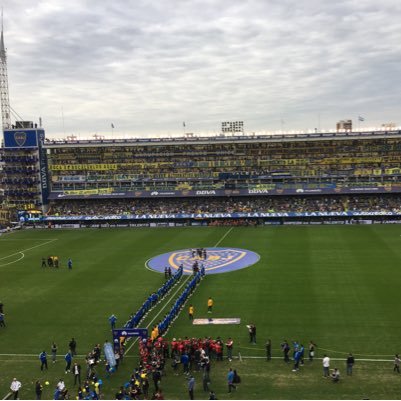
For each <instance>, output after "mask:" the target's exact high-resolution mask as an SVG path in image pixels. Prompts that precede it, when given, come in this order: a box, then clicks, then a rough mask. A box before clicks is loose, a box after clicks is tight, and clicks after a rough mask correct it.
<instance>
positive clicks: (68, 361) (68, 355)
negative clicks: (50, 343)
mask: <svg viewBox="0 0 401 401" xmlns="http://www.w3.org/2000/svg"><path fill="white" fill-rule="evenodd" d="M64 359H65V362H66V365H65V373H70V371H71V362H72V354H71V352H70V351H68V352H67V353H66V354H65V357H64Z"/></svg>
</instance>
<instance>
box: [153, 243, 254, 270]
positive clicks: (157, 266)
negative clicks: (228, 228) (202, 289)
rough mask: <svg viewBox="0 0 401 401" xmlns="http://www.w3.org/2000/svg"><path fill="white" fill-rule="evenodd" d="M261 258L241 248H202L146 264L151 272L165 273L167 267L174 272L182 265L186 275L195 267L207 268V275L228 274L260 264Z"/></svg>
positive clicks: (169, 253) (178, 252)
mask: <svg viewBox="0 0 401 401" xmlns="http://www.w3.org/2000/svg"><path fill="white" fill-rule="evenodd" d="M259 259H260V256H259V255H258V254H257V253H255V252H252V251H248V250H247V249H240V248H201V249H196V248H193V249H181V250H178V251H172V252H167V253H163V254H161V255H158V256H155V257H154V258H151V259H149V260H148V261H147V262H146V266H147V267H148V268H149V269H150V270H154V271H157V272H160V273H164V271H165V268H166V267H171V270H172V271H173V272H174V271H175V270H177V269H178V268H179V267H180V265H182V266H183V268H184V274H186V275H189V274H192V273H193V268H194V265H195V264H196V263H197V267H198V268H199V269H201V267H202V266H203V267H204V268H205V272H206V275H208V274H218V273H227V272H232V271H234V270H239V269H244V268H245V267H249V266H251V265H253V264H255V263H256V262H258V261H259Z"/></svg>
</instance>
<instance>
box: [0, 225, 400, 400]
mask: <svg viewBox="0 0 401 401" xmlns="http://www.w3.org/2000/svg"><path fill="white" fill-rule="evenodd" d="M228 230H229V228H227V227H214V228H203V227H202V228H201V227H199V228H150V229H148V228H141V229H82V230H63V231H61V230H60V231H57V230H36V231H34V230H26V231H22V232H17V233H12V234H9V235H3V236H1V237H0V301H2V302H3V303H4V307H5V313H6V324H7V328H6V329H4V328H0V396H2V397H3V396H5V395H6V394H7V393H8V389H9V386H10V383H11V380H12V378H13V377H17V378H18V379H19V380H20V381H21V382H22V384H23V388H22V390H21V392H20V398H22V399H32V398H35V394H34V385H33V383H34V382H35V380H37V379H41V380H43V381H44V380H49V381H50V386H49V387H47V388H45V391H44V394H43V398H47V399H49V398H52V396H53V389H54V386H55V384H56V381H57V380H58V379H59V378H60V377H63V378H64V379H65V381H66V385H67V387H69V389H70V392H71V395H72V396H73V397H72V398H75V395H76V390H75V389H74V387H73V377H72V375H68V376H67V375H64V366H65V364H64V360H63V356H64V354H65V353H66V352H67V349H68V342H69V340H70V339H71V337H75V338H76V340H77V343H78V346H77V351H78V354H80V355H82V356H81V357H79V358H78V360H79V361H80V363H81V364H82V365H83V367H84V365H85V363H84V357H83V356H84V354H86V353H88V352H89V351H90V350H91V349H92V348H93V345H94V344H95V343H101V344H103V342H104V340H105V339H110V338H111V335H110V330H109V323H108V320H107V318H108V316H110V315H111V314H112V313H114V314H115V315H117V316H118V318H119V320H118V323H123V322H125V320H126V319H127V318H128V316H129V315H130V313H131V312H133V311H136V310H137V308H138V307H139V306H140V305H141V304H142V302H143V300H144V299H145V297H146V296H148V294H149V293H150V292H151V291H153V290H156V289H157V288H159V287H160V286H161V284H162V283H163V282H164V276H163V275H162V274H158V273H155V272H152V271H149V270H148V269H146V268H145V262H146V261H147V260H148V259H149V258H151V257H153V256H155V255H158V254H161V253H165V252H168V251H172V250H177V249H185V248H192V247H213V246H216V244H219V246H222V247H224V246H227V247H238V248H244V249H249V250H252V251H254V252H257V253H258V254H259V255H260V256H261V259H260V261H259V262H258V263H257V264H255V265H253V266H251V267H249V268H246V269H243V270H239V271H235V272H231V273H225V274H216V275H210V276H207V277H206V278H205V280H203V281H202V283H201V284H200V286H199V287H198V289H197V290H196V292H195V293H194V295H193V296H192V298H191V303H192V304H193V305H194V306H195V309H196V312H195V315H196V316H195V317H206V316H207V313H206V309H207V308H206V301H207V298H208V297H209V296H212V297H213V298H214V300H215V307H214V311H213V317H239V318H241V325H235V326H234V325H233V326H193V325H191V324H190V323H189V321H188V317H187V313H186V310H185V311H183V312H182V314H181V315H180V317H179V318H178V319H177V320H176V321H175V323H174V325H173V326H172V328H171V329H170V331H169V332H168V334H167V337H168V338H172V337H183V336H189V337H200V336H205V335H210V336H213V337H217V336H221V337H222V338H223V339H226V338H227V337H228V336H231V337H232V338H233V339H234V347H235V348H234V349H235V354H237V355H238V352H240V353H241V355H242V357H243V360H242V362H241V361H239V360H237V359H236V360H234V361H233V362H232V364H231V365H232V366H234V368H236V369H237V370H238V372H239V374H240V375H241V378H242V383H241V385H240V388H239V389H238V391H237V392H236V393H234V394H227V388H226V381H225V376H226V372H227V370H228V367H229V366H230V364H229V363H228V362H227V361H224V362H221V363H214V364H213V366H212V373H211V379H212V388H213V389H214V390H215V392H216V394H217V397H218V398H219V399H230V398H231V399H362V398H365V397H367V398H370V399H398V398H400V395H401V375H397V374H395V373H393V371H392V367H393V364H392V360H393V356H394V354H395V353H398V352H400V353H401V340H400V339H401V321H400V315H401V313H400V312H401V304H400V302H399V293H400V283H401V227H399V226H398V225H371V226H291V227H289V226H287V227H286V226H284V227H266V228H247V227H243V228H240V227H238V228H234V229H232V230H231V231H229V232H228ZM50 254H51V255H59V257H60V258H61V264H62V268H60V269H59V270H57V271H56V270H51V269H42V268H41V258H42V257H46V256H48V255H50ZM69 257H71V258H72V259H73V262H74V266H73V269H72V271H68V270H67V268H66V261H67V259H68V258H69ZM183 280H185V277H184V278H183ZM181 282H183V281H181ZM176 289H178V287H175V288H174V290H173V292H175V290H176ZM165 302H166V303H167V304H168V305H170V304H171V300H170V299H167V300H166V301H165ZM164 306H165V305H160V306H159V309H156V310H155V311H153V312H152V313H153V315H152V314H151V315H150V316H149V317H148V319H147V321H145V325H147V324H149V323H150V321H151V319H152V317H153V316H155V315H156V314H157V313H158V311H159V310H160V308H162V307H164ZM166 309H167V308H166ZM251 322H254V323H255V324H256V326H257V345H255V346H252V345H250V344H249V342H248V333H247V329H246V327H245V325H246V324H247V323H251ZM267 338H271V339H272V341H273V356H274V357H277V359H273V360H272V361H270V362H266V361H265V360H264V359H263V357H264V344H265V341H266V339H267ZM283 339H288V340H289V341H292V340H298V341H300V342H303V343H304V345H306V346H307V344H308V342H309V340H311V339H313V340H314V341H315V342H316V343H317V344H318V358H317V359H316V360H315V361H314V362H313V363H312V364H306V366H305V367H303V368H302V369H301V370H300V371H299V372H297V373H293V372H292V371H291V367H290V366H288V365H286V364H284V363H283V362H282V360H281V359H279V358H278V357H281V353H280V350H279V344H280V342H281V341H282V340H283ZM52 341H55V342H56V343H57V344H58V346H59V361H58V362H57V363H56V364H54V365H52V364H50V365H49V370H48V371H47V372H45V373H41V372H40V369H39V367H40V363H39V360H38V355H39V353H40V352H41V351H42V350H46V351H47V352H48V353H50V346H51V343H52ZM348 352H352V353H353V354H354V355H355V357H356V359H357V362H356V365H355V368H354V375H353V376H352V377H346V375H345V362H344V361H345V357H346V355H347V354H348ZM324 353H327V354H328V355H329V356H330V357H331V358H333V359H338V360H336V361H334V360H333V361H332V364H331V365H332V367H334V366H336V365H337V366H338V367H339V368H340V371H341V373H342V378H341V382H340V383H339V384H338V385H335V384H332V383H331V382H330V381H328V380H325V379H323V378H322V371H321V357H322V356H323V354H324ZM250 357H252V358H250ZM257 357H260V358H257ZM365 359H366V361H363V360H365ZM136 364H137V346H133V347H132V348H131V349H130V350H129V351H128V353H127V357H126V358H125V360H124V365H123V366H122V367H121V369H120V370H119V371H118V372H117V373H116V374H115V375H114V376H113V377H112V378H111V379H110V380H109V381H107V380H104V382H105V385H104V394H105V398H107V399H113V398H114V394H115V393H116V391H117V389H118V387H119V386H120V385H122V384H123V383H124V382H125V381H127V379H128V377H129V376H130V372H131V370H132V369H133V368H134V367H136ZM167 366H168V369H167V377H166V378H163V380H162V388H163V392H164V395H165V398H166V399H186V398H188V394H187V391H186V381H185V379H184V376H172V375H171V374H170V373H171V372H170V364H169V363H168V364H167ZM100 377H102V374H100ZM195 378H196V381H197V385H196V389H195V399H207V398H208V394H207V393H204V392H203V390H202V385H201V376H200V374H199V373H197V374H196V375H195ZM151 389H152V383H151Z"/></svg>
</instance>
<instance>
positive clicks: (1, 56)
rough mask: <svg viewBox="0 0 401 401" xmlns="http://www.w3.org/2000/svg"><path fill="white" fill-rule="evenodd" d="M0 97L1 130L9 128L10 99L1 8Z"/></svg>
mask: <svg viewBox="0 0 401 401" xmlns="http://www.w3.org/2000/svg"><path fill="white" fill-rule="evenodd" d="M0 99H1V121H2V127H3V131H4V130H6V129H10V128H11V116H10V99H9V96H8V73H7V54H6V48H5V47H4V37H3V10H2V11H1V38H0Z"/></svg>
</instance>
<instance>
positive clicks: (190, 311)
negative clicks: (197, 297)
mask: <svg viewBox="0 0 401 401" xmlns="http://www.w3.org/2000/svg"><path fill="white" fill-rule="evenodd" d="M194 313H195V308H194V307H193V305H189V308H188V317H189V320H194Z"/></svg>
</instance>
